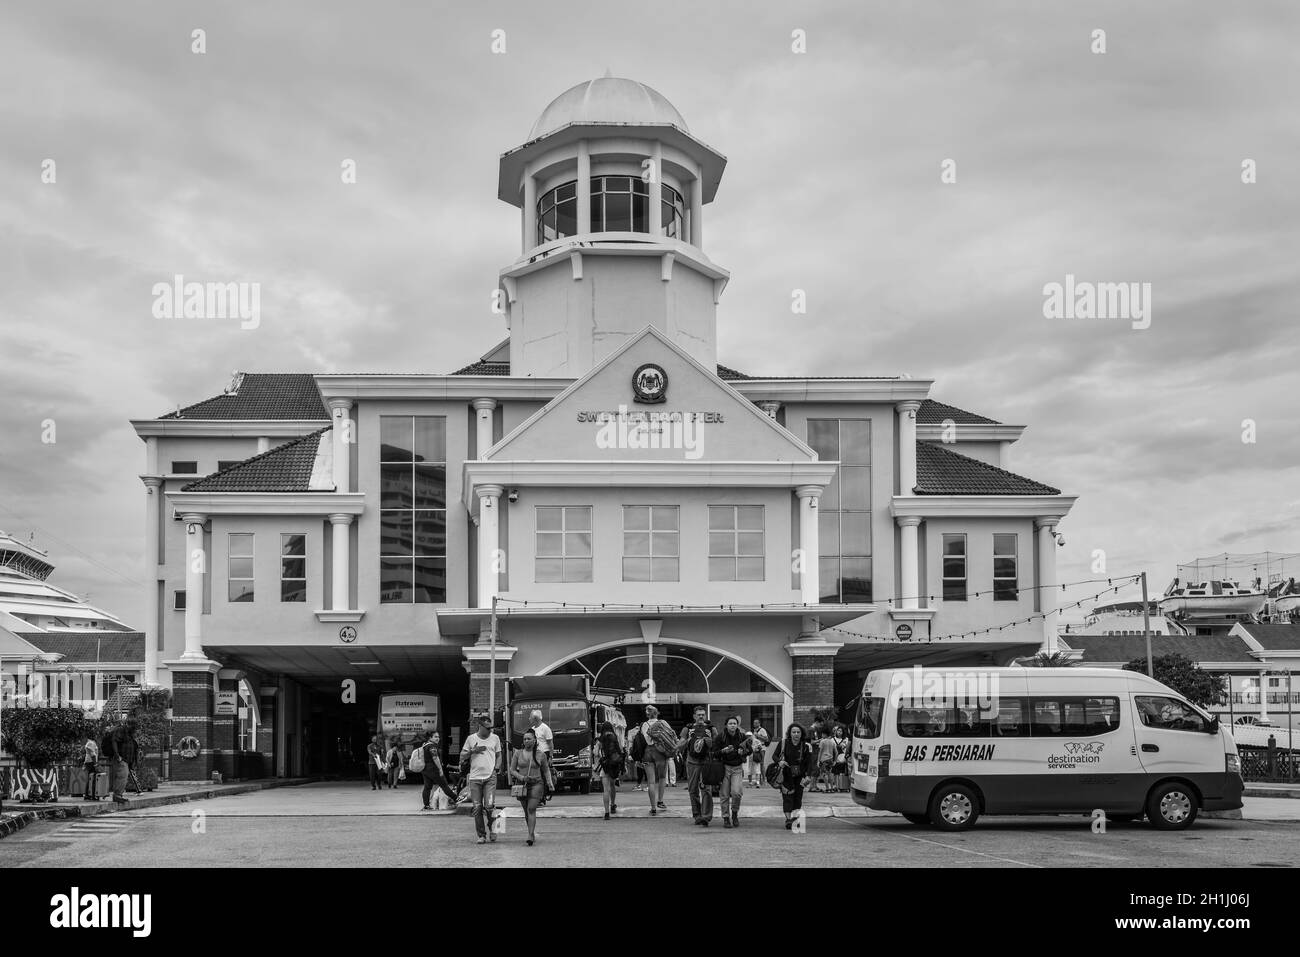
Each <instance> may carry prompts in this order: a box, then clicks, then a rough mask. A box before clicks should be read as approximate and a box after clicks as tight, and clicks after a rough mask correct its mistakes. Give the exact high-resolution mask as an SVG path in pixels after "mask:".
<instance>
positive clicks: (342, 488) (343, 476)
mask: <svg viewBox="0 0 1300 957" xmlns="http://www.w3.org/2000/svg"><path fill="white" fill-rule="evenodd" d="M329 406H330V418H331V419H332V420H333V422H334V427H333V428H332V429H331V430H330V438H331V441H332V442H333V443H334V491H336V492H351V491H352V446H353V445H354V444H355V443H356V431H355V429H354V428H353V425H352V418H351V416H350V415H349V414H348V413H349V412H350V411H351V410H352V400H351V399H330V400H329Z"/></svg>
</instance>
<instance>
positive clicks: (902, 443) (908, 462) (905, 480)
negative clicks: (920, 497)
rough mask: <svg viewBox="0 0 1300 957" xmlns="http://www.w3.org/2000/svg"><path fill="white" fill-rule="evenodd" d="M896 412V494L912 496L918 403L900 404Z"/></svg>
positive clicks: (914, 480) (914, 479)
mask: <svg viewBox="0 0 1300 957" xmlns="http://www.w3.org/2000/svg"><path fill="white" fill-rule="evenodd" d="M894 408H896V409H897V410H898V494H899V495H914V494H916V493H915V492H914V491H913V490H914V489H915V488H916V412H917V410H918V409H920V408H921V403H920V402H900V403H898V405H896V406H895V407H894Z"/></svg>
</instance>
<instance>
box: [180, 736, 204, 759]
mask: <svg viewBox="0 0 1300 957" xmlns="http://www.w3.org/2000/svg"><path fill="white" fill-rule="evenodd" d="M176 753H177V754H179V755H180V756H181V757H182V758H184V759H185V760H187V761H190V760H193V759H194V758H197V757H198V756H199V739H198V738H196V737H194V736H193V735H186V736H185V737H183V738H181V740H180V743H179V744H177V745H176Z"/></svg>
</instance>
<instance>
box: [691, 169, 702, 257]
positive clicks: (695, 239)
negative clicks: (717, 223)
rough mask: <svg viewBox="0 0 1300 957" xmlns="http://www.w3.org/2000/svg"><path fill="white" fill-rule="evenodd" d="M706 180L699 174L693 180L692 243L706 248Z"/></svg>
mask: <svg viewBox="0 0 1300 957" xmlns="http://www.w3.org/2000/svg"><path fill="white" fill-rule="evenodd" d="M703 209H704V180H702V179H701V178H700V177H699V176H698V175H697V176H696V177H695V179H694V180H693V181H692V182H691V245H692V246H694V247H695V248H696V249H703V248H704V214H703V212H702V210H703Z"/></svg>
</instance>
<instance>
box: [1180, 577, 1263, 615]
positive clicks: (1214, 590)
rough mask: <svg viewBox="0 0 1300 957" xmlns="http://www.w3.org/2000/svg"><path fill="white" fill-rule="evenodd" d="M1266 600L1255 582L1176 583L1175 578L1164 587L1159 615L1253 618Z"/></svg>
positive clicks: (1261, 589) (1213, 581) (1260, 610)
mask: <svg viewBox="0 0 1300 957" xmlns="http://www.w3.org/2000/svg"><path fill="white" fill-rule="evenodd" d="M1267 600H1268V596H1267V595H1266V594H1265V593H1264V589H1263V588H1262V587H1260V586H1259V583H1258V582H1256V583H1255V584H1254V585H1253V586H1249V587H1243V586H1242V585H1239V584H1238V583H1237V582H1235V581H1227V580H1218V579H1216V580H1212V581H1201V582H1180V581H1179V580H1178V579H1177V578H1175V579H1174V580H1173V581H1172V582H1170V584H1169V587H1168V588H1166V589H1165V594H1164V597H1163V598H1161V599H1160V603H1159V607H1160V614H1162V615H1164V616H1165V617H1167V618H1172V619H1174V620H1183V619H1188V618H1223V617H1227V616H1241V615H1248V616H1251V617H1254V616H1256V615H1258V614H1259V613H1260V612H1262V611H1263V610H1264V603H1265V602H1266V601H1267Z"/></svg>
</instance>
